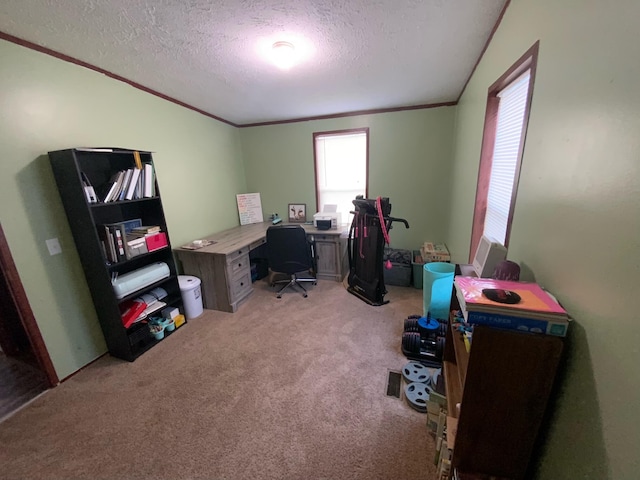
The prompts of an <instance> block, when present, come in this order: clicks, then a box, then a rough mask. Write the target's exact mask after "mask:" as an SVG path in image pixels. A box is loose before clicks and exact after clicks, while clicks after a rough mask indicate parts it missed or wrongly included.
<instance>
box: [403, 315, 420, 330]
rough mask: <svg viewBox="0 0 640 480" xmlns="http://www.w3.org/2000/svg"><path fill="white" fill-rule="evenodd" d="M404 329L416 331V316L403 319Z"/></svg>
mask: <svg viewBox="0 0 640 480" xmlns="http://www.w3.org/2000/svg"><path fill="white" fill-rule="evenodd" d="M404 331H405V332H417V331H418V319H417V318H411V317H409V318H406V319H405V321H404Z"/></svg>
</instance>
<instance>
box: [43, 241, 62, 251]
mask: <svg viewBox="0 0 640 480" xmlns="http://www.w3.org/2000/svg"><path fill="white" fill-rule="evenodd" d="M46 244H47V248H48V249H49V255H58V254H59V253H62V247H60V242H59V241H58V239H57V238H50V239H49V240H46Z"/></svg>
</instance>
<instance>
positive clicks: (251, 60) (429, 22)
mask: <svg viewBox="0 0 640 480" xmlns="http://www.w3.org/2000/svg"><path fill="white" fill-rule="evenodd" d="M504 4H505V0H217V1H216V0H83V1H79V0H2V2H1V3H0V32H4V33H6V34H9V35H12V36H15V37H18V38H20V39H23V40H27V41H29V42H32V43H35V44H37V45H40V46H43V47H46V48H48V49H51V50H54V51H56V52H59V53H61V54H64V55H68V56H70V57H73V58H74V59H77V60H81V61H83V62H86V63H88V64H90V65H93V66H96V67H98V68H100V69H103V70H106V71H108V72H111V73H114V74H116V75H119V76H121V77H124V78H126V79H128V80H130V81H132V82H135V83H137V84H140V85H142V86H144V87H146V88H148V89H151V90H154V91H156V92H159V93H161V94H163V95H166V96H168V97H171V98H173V99H176V100H179V101H181V102H183V103H186V104H188V105H191V106H193V107H196V108H198V109H200V110H203V111H205V112H207V113H209V114H211V115H214V116H216V117H219V118H222V119H224V120H226V121H228V122H230V123H233V124H238V125H240V124H250V123H257V122H267V121H276V120H287V119H295V118H305V117H315V116H321V115H331V114H339V113H346V112H353V111H361V110H372V109H385V108H395V107H405V106H415V105H424V104H434V103H440V102H452V101H456V100H457V98H458V96H459V95H460V93H461V91H462V89H463V87H464V84H465V82H466V81H467V79H468V77H469V75H470V74H471V72H472V69H473V67H474V65H475V64H476V61H477V60H478V57H479V56H480V54H481V53H482V49H483V47H484V45H485V44H486V41H487V39H488V38H489V35H490V33H491V31H492V29H493V27H494V25H495V23H496V21H497V20H498V18H499V15H500V12H501V11H502V8H503V7H504ZM278 40H289V41H291V42H292V43H294V44H295V45H296V51H297V52H303V53H305V54H306V58H305V59H304V60H302V61H301V62H300V63H299V64H298V65H297V66H294V67H293V68H292V69H291V70H289V71H283V70H279V69H277V68H276V67H275V66H273V65H272V64H270V63H268V62H267V61H266V60H265V59H264V58H263V56H262V55H261V49H263V48H264V46H265V45H266V46H267V47H268V46H270V45H271V44H273V42H275V41H278Z"/></svg>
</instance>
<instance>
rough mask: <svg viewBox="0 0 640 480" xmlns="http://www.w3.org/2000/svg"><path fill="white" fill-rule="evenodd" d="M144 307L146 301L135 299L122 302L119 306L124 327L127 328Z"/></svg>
mask: <svg viewBox="0 0 640 480" xmlns="http://www.w3.org/2000/svg"><path fill="white" fill-rule="evenodd" d="M146 308H147V304H146V303H144V302H140V301H137V300H136V301H134V300H131V301H129V302H125V303H123V304H122V306H121V315H122V324H123V325H124V328H129V327H130V326H131V325H132V324H133V322H135V321H136V320H137V319H138V317H139V316H140V314H141V313H142V312H144V311H145V309H146Z"/></svg>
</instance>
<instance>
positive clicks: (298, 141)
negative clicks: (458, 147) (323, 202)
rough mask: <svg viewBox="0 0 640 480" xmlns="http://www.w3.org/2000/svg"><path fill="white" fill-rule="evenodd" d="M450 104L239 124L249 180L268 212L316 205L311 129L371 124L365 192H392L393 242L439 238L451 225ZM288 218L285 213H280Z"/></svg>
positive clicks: (409, 244) (415, 244) (413, 245)
mask: <svg viewBox="0 0 640 480" xmlns="http://www.w3.org/2000/svg"><path fill="white" fill-rule="evenodd" d="M454 113H455V108H454V107H440V108H431V109H423V110H409V111H402V112H393V113H383V114H376V115H362V116H353V117H344V118H336V119H330V120H313V121H307V122H298V123H288V124H281V125H270V126H261V127H248V128H242V129H240V135H241V139H242V151H243V158H244V165H245V171H246V178H247V188H248V189H249V190H250V191H258V192H260V193H261V199H262V206H263V211H264V213H265V215H268V214H269V213H272V212H277V213H279V214H280V216H281V217H284V215H286V210H287V204H288V203H306V204H307V218H308V219H311V215H313V214H314V213H315V212H316V211H317V210H316V198H315V177H314V170H313V169H314V163H313V132H325V131H331V130H344V129H350V128H363V127H369V197H370V198H376V197H378V196H383V197H389V199H390V201H391V205H392V210H391V215H392V216H395V217H398V218H405V219H407V221H408V222H409V225H410V228H409V229H408V230H407V229H405V227H404V226H403V225H402V224H401V223H395V224H394V227H393V229H392V230H391V232H390V236H391V246H392V247H393V248H405V249H410V250H413V249H418V248H419V247H420V245H422V243H423V242H424V241H426V240H431V241H437V242H440V241H444V240H445V234H446V231H447V229H448V221H449V211H448V203H447V198H448V196H449V182H450V178H451V173H450V158H451V147H452V142H453V137H452V130H453V118H454ZM285 218H286V217H285Z"/></svg>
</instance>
